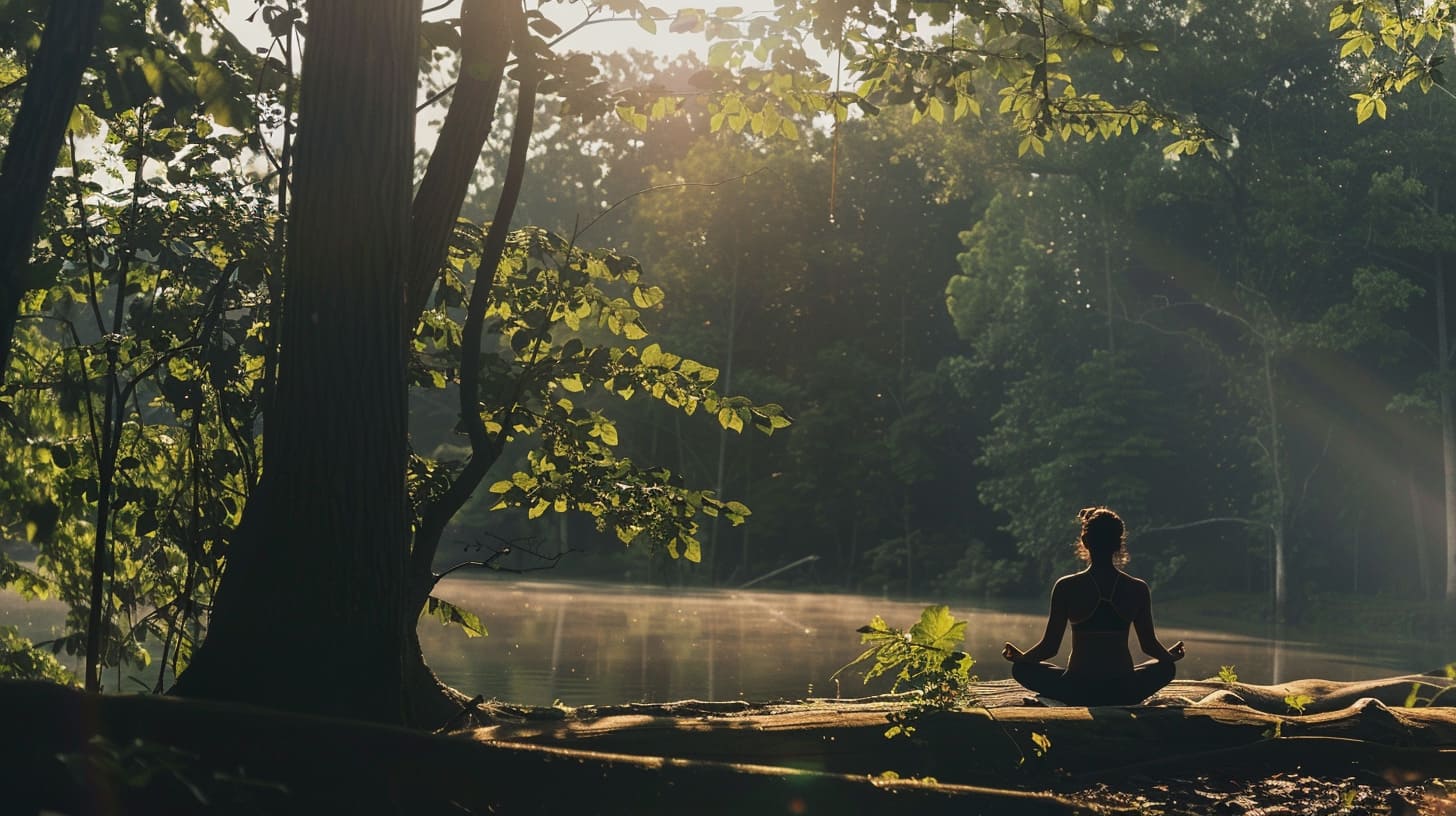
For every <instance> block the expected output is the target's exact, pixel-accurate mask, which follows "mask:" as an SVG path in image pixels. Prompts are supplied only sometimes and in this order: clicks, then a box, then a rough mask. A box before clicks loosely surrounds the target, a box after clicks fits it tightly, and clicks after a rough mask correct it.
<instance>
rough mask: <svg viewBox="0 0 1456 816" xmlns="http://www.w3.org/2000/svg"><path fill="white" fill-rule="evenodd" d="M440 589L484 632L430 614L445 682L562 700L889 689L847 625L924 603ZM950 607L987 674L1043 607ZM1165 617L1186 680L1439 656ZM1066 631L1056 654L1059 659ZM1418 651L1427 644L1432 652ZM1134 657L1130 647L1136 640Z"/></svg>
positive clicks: (568, 588)
mask: <svg viewBox="0 0 1456 816" xmlns="http://www.w3.org/2000/svg"><path fill="white" fill-rule="evenodd" d="M436 594H438V595H439V596H440V597H442V598H444V599H446V600H449V601H451V602H452V603H455V604H458V605H460V606H463V607H465V608H467V609H469V610H471V611H473V612H475V613H477V614H479V615H480V618H481V621H482V622H483V623H484V624H485V626H486V628H487V629H488V630H489V632H490V635H489V637H485V638H472V639H467V638H466V637H465V636H464V634H462V632H461V631H460V630H459V629H458V628H455V627H450V628H446V627H443V626H441V625H439V624H438V623H437V622H435V621H434V620H433V619H427V620H424V621H422V622H421V624H420V638H421V641H422V643H423V644H424V650H425V656H426V658H427V659H428V660H429V663H430V665H431V666H433V667H434V669H435V671H436V672H437V673H439V675H440V677H441V678H442V679H443V680H445V682H447V683H449V684H451V685H453V686H455V687H456V688H459V689H461V690H462V691H465V692H467V693H470V694H485V695H486V696H489V697H496V698H499V699H501V700H506V701H510V702H516V703H525V704H536V705H548V704H550V703H552V702H553V701H554V700H561V701H562V702H563V703H566V704H567V705H582V704H587V703H596V704H605V703H623V702H661V701H666V700H679V699H704V700H708V699H713V700H723V699H748V700H772V699H778V698H788V699H797V698H802V697H808V696H814V697H836V696H838V697H859V696H864V695H866V694H872V693H878V692H881V691H885V690H886V688H887V687H886V685H885V684H884V683H882V682H880V681H876V682H875V683H874V684H872V685H870V686H866V685H864V684H863V683H862V681H861V676H860V674H859V673H858V672H857V671H854V670H850V671H847V672H845V673H844V674H842V675H841V676H840V679H839V681H838V682H837V683H836V682H835V681H834V680H831V679H830V678H831V675H833V674H834V672H835V670H837V669H838V668H840V667H841V666H843V665H844V664H846V663H848V662H849V661H851V660H853V659H854V658H855V657H856V656H857V655H858V654H859V652H860V650H861V647H860V646H859V635H858V634H856V632H855V629H856V628H858V627H859V626H862V625H864V624H865V623H867V622H869V620H870V618H871V617H872V616H873V615H876V614H878V615H881V616H882V617H884V618H885V621H886V622H887V623H889V624H890V625H891V626H893V627H896V628H908V627H909V626H910V625H911V624H912V623H914V622H915V621H916V620H918V619H919V617H920V611H921V609H923V608H924V607H925V605H926V604H928V603H933V602H934V601H933V600H930V599H927V600H926V601H924V602H906V601H888V600H883V599H879V598H871V597H864V596H858V595H832V594H817V593H801V592H766V591H765V592H760V591H741V590H740V591H734V590H708V591H673V590H665V589H661V588H653V587H635V586H620V585H610V584H584V583H582V584H562V583H547V582H530V581H496V580H481V579H471V578H461V579H454V578H451V579H446V580H445V581H443V582H441V585H440V586H439V587H438V588H437V592H436ZM1015 607H1016V610H1015V611H1008V610H1007V609H995V608H985V607H974V606H967V605H956V604H951V612H952V613H953V614H954V615H955V616H956V617H958V618H963V619H967V620H969V622H970V624H969V626H968V627H967V634H966V650H967V651H968V652H969V653H970V654H971V656H972V657H973V658H975V659H976V661H977V662H976V665H975V667H974V668H973V670H972V671H973V672H975V673H976V674H978V675H979V676H980V677H981V678H982V679H1001V678H1005V677H1008V676H1010V671H1009V664H1008V663H1006V662H1005V661H1003V660H1002V659H1001V658H1000V656H999V654H1000V651H1001V644H1002V643H1003V642H1004V641H1006V640H1011V641H1014V642H1016V643H1018V644H1020V645H1022V646H1023V648H1025V647H1029V646H1030V645H1031V644H1032V643H1034V642H1036V640H1037V639H1038V638H1039V637H1040V636H1041V632H1042V628H1043V627H1044V626H1045V621H1046V618H1045V613H1044V612H1043V611H1040V610H1033V609H1031V608H1028V605H1027V604H1024V603H1023V604H1016V605H1015ZM1183 623H1184V622H1182V621H1177V620H1167V621H1163V622H1160V624H1159V628H1158V635H1159V638H1160V639H1161V640H1162V641H1163V642H1164V643H1166V644H1171V643H1173V642H1174V641H1177V640H1183V641H1185V642H1186V644H1187V646H1188V657H1187V658H1186V659H1185V660H1183V661H1182V662H1181V663H1179V665H1178V669H1179V676H1180V677H1183V678H1206V677H1211V676H1214V675H1217V674H1218V670H1219V667H1220V666H1223V665H1234V666H1235V667H1236V668H1237V672H1238V675H1239V679H1240V680H1241V681H1244V682H1250V683H1271V682H1278V681H1285V680H1290V679H1294V678H1301V677H1321V678H1326V679H1330V680H1361V679H1369V678H1375V677H1385V676H1390V675H1395V674H1405V673H1411V672H1421V671H1426V670H1428V669H1430V668H1433V667H1434V666H1435V665H1437V664H1438V663H1440V662H1443V660H1449V659H1450V657H1444V658H1443V657H1442V656H1440V655H1438V654H1436V653H1435V652H1436V650H1435V649H1433V648H1430V647H1421V646H1420V645H1419V644H1414V643H1405V642H1401V641H1399V640H1390V639H1385V640H1383V641H1382V642H1381V643H1380V644H1378V647H1372V646H1369V645H1366V646H1359V647H1356V646H1342V645H1335V644H1328V643H1325V644H1317V643H1308V642H1301V641H1295V640H1275V639H1272V638H1268V637H1260V636H1254V635H1248V634H1236V633H1231V632H1225V631H1217V630H1210V629H1203V628H1199V627H1194V626H1186V625H1181V624H1183ZM1070 642H1071V641H1070V636H1068V638H1067V639H1066V640H1065V641H1064V642H1063V646H1062V654H1061V655H1060V656H1059V660H1061V661H1065V659H1066V653H1067V650H1068V649H1069V648H1070ZM1426 652H1429V654H1427V653H1426ZM1134 653H1135V654H1136V646H1135V645H1134Z"/></svg>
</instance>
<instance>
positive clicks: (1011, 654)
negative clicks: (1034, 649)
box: [1001, 640, 1026, 663]
mask: <svg viewBox="0 0 1456 816" xmlns="http://www.w3.org/2000/svg"><path fill="white" fill-rule="evenodd" d="M1001 656H1002V657H1004V658H1006V659H1007V660H1009V661H1011V662H1012V663H1021V662H1024V661H1025V660H1026V652H1023V651H1021V650H1020V649H1018V648H1016V647H1015V646H1012V645H1011V641H1009V640H1008V641H1006V646H1005V648H1003V649H1002V650H1001Z"/></svg>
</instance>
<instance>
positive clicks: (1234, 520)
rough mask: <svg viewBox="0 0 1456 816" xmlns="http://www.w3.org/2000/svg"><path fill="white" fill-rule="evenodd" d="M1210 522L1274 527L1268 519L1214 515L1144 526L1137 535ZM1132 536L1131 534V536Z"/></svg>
mask: <svg viewBox="0 0 1456 816" xmlns="http://www.w3.org/2000/svg"><path fill="white" fill-rule="evenodd" d="M1209 524H1243V525H1245V526H1248V527H1267V528H1269V529H1270V530H1273V529H1274V525H1273V524H1272V523H1270V522H1267V521H1259V520H1257V519H1248V518H1243V517H1242V516H1213V517H1211V518H1205V519H1199V520H1197V521H1189V522H1185V523H1183V524H1159V525H1156V526H1153V527H1143V528H1141V529H1139V530H1138V531H1137V535H1139V536H1144V535H1147V534H1148V533H1166V532H1170V531H1173V530H1187V529H1191V528H1193V527H1203V526H1206V525H1209ZM1129 537H1131V536H1129Z"/></svg>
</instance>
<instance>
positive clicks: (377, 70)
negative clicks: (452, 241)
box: [175, 0, 420, 723]
mask: <svg viewBox="0 0 1456 816" xmlns="http://www.w3.org/2000/svg"><path fill="white" fill-rule="evenodd" d="M309 10H310V19H309V44H308V48H307V49H305V51H304V56H303V73H302V86H301V95H300V96H301V98H300V109H299V126H298V141H297V144H296V145H295V151H296V152H295V154H294V161H295V168H296V175H295V178H294V186H293V191H294V206H293V212H292V213H291V214H290V218H289V224H288V250H287V251H288V262H287V266H288V269H289V291H288V309H287V310H286V312H285V313H284V315H283V321H282V324H281V326H280V327H279V349H280V351H279V372H278V385H277V399H276V401H275V402H274V406H273V411H272V412H271V413H270V414H269V416H268V424H267V433H266V436H265V437H264V450H263V457H264V468H263V477H262V480H261V482H260V484H259V486H258V489H257V492H256V493H255V494H254V496H253V498H252V500H251V501H249V503H248V506H247V509H246V511H245V513H244V519H243V522H242V523H241V524H240V525H239V529H238V531H237V534H236V538H235V542H234V544H233V547H232V548H231V551H230V552H229V554H228V555H229V563H228V569H227V572H226V573H224V575H223V579H222V584H221V586H220V587H219V591H218V596H217V602H216V605H215V608H214V611H213V615H212V622H211V628H210V631H209V633H208V637H207V640H206V641H205V642H204V643H203V644H202V646H201V648H200V649H199V651H198V653H197V655H196V657H195V659H194V661H193V663H192V666H191V667H190V668H188V670H187V671H186V672H185V673H184V674H183V676H182V677H181V678H180V679H179V680H178V683H177V686H176V688H175V691H177V692H178V693H180V694H185V695H191V696H199V697H208V698H213V699H224V700H237V701H242V702H251V703H258V704H262V705H268V706H272V707H276V708H284V709H292V710H298V711H307V712H310V713H315V714H334V715H340V716H348V717H354V718H359V719H370V720H376V721H380V722H390V723H402V722H403V721H404V718H405V717H404V711H405V703H404V659H403V658H404V654H405V646H406V643H407V641H408V636H407V631H406V627H405V625H404V621H405V620H408V621H410V623H411V625H412V624H413V621H414V618H413V616H412V615H410V616H407V615H405V614H404V596H405V574H406V573H405V569H406V561H407V556H408V550H407V546H406V542H407V541H408V536H409V529H408V521H407V516H406V501H405V481H404V474H405V455H406V453H405V452H406V416H407V414H406V411H407V409H406V400H405V396H406V380H405V359H406V358H405V330H406V325H405V319H404V318H405V312H404V283H405V281H404V275H405V269H406V265H407V261H408V257H409V229H410V196H411V178H410V175H411V173H410V171H411V167H412V163H413V152H414V118H415V110H414V108H415V78H416V72H417V57H416V50H417V48H418V39H417V37H418V31H417V29H418V24H419V11H420V9H419V3H418V2H417V0H313V2H311V3H310V4H309ZM305 667H308V668H309V669H310V670H311V671H312V670H321V673H323V674H324V675H325V676H326V677H331V678H333V679H335V680H336V681H337V682H335V683H329V682H308V683H299V682H297V681H296V680H295V677H294V674H295V671H294V670H295V669H299V670H301V669H303V668H305Z"/></svg>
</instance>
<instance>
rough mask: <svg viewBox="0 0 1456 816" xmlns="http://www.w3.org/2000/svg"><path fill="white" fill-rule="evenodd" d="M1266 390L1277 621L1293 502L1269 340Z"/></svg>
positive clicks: (1284, 595)
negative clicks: (1286, 484)
mask: <svg viewBox="0 0 1456 816" xmlns="http://www.w3.org/2000/svg"><path fill="white" fill-rule="evenodd" d="M1264 390H1265V398H1266V399H1267V400H1268V403H1269V407H1268V410H1269V468H1270V471H1271V473H1272V475H1273V477H1274V478H1273V481H1274V523H1273V525H1272V526H1273V528H1274V563H1273V565H1272V566H1273V570H1274V574H1273V576H1272V579H1273V580H1272V583H1273V591H1274V622H1275V623H1283V622H1284V619H1285V612H1286V606H1287V602H1288V599H1289V579H1288V575H1287V574H1286V570H1285V555H1286V552H1285V550H1286V548H1287V542H1286V537H1285V527H1286V526H1287V525H1288V524H1289V513H1288V504H1289V502H1288V500H1287V498H1286V496H1285V493H1284V461H1283V456H1284V446H1283V441H1282V440H1283V435H1282V434H1281V433H1280V432H1279V401H1278V392H1277V391H1276V390H1275V387H1274V353H1273V351H1272V350H1271V349H1270V348H1269V347H1268V345H1267V344H1266V345H1265V347H1264Z"/></svg>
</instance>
